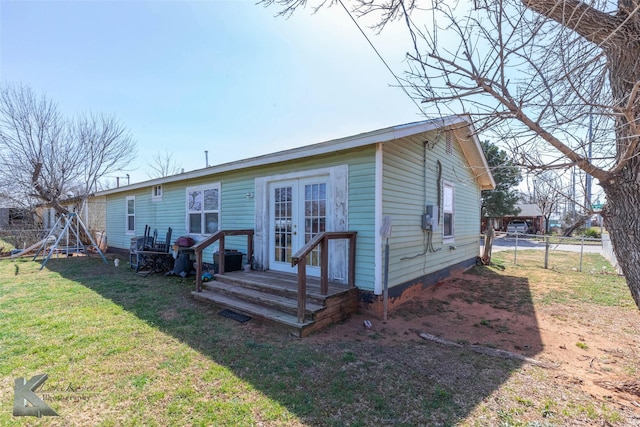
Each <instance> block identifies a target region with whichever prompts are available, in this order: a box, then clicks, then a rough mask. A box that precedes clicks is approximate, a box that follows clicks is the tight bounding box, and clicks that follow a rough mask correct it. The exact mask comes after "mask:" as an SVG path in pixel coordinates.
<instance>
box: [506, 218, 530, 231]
mask: <svg viewBox="0 0 640 427" xmlns="http://www.w3.org/2000/svg"><path fill="white" fill-rule="evenodd" d="M528 231H529V224H527V221H525V220H521V219H514V220H513V221H511V222H510V223H509V225H507V234H516V233H522V234H526V233H527V232H528Z"/></svg>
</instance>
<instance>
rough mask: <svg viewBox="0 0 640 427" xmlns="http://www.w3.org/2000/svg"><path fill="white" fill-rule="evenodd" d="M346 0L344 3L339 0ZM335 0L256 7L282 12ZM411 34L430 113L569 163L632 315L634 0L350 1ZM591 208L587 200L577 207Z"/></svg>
mask: <svg viewBox="0 0 640 427" xmlns="http://www.w3.org/2000/svg"><path fill="white" fill-rule="evenodd" d="M344 1H345V2H347V0H344ZM339 2H340V0H336V1H331V0H317V1H312V0H309V1H307V0H264V1H263V3H265V4H267V5H268V4H273V3H276V4H278V5H280V7H281V8H280V12H281V14H284V15H287V14H290V13H292V12H293V11H294V10H295V9H297V8H300V7H303V6H306V5H307V4H308V3H310V4H312V5H313V6H314V7H322V6H323V5H328V4H333V3H339ZM349 4H351V6H352V7H351V12H352V13H354V14H355V15H357V16H359V17H361V18H362V17H368V18H369V19H371V18H374V19H375V22H376V24H375V27H376V28H377V29H378V30H382V29H384V27H385V26H386V25H389V24H390V23H391V22H392V21H399V22H401V23H403V24H404V25H405V26H406V28H407V30H408V31H409V33H410V35H411V39H412V40H413V43H412V45H410V46H407V48H408V49H407V50H408V53H407V57H408V59H409V61H408V64H409V68H408V70H407V74H406V77H405V80H404V81H405V83H406V85H407V87H408V89H409V90H412V93H413V95H414V96H415V97H416V98H418V99H419V100H421V101H422V102H423V103H424V104H423V105H425V106H426V107H427V109H428V110H433V109H434V108H437V109H438V110H439V111H440V112H447V113H450V112H454V113H461V112H466V113H470V114H472V116H473V117H474V119H475V120H476V125H477V129H478V130H479V131H480V132H483V134H484V135H488V134H494V135H490V136H492V137H496V140H500V141H506V142H508V144H509V147H508V150H509V151H510V152H512V153H514V156H515V157H514V158H515V159H516V160H517V161H518V163H519V164H521V165H523V166H526V167H529V168H537V169H551V168H555V169H563V168H570V167H573V166H577V167H578V168H580V169H582V170H583V171H584V172H585V173H587V174H589V175H590V176H591V177H593V178H594V179H595V180H597V184H598V185H600V186H601V187H602V189H603V191H604V193H605V195H606V198H607V203H606V205H605V207H604V208H603V210H602V216H603V217H604V221H605V225H606V228H607V230H608V231H609V233H610V236H611V241H612V243H613V247H614V249H615V253H616V255H617V257H618V261H619V263H620V266H621V268H622V271H623V272H624V275H625V277H626V279H627V283H628V285H629V289H630V291H631V294H632V296H633V299H634V300H635V303H636V305H637V306H638V307H639V308H640V221H638V218H640V185H639V184H638V183H639V182H640V156H639V154H640V146H639V144H638V142H639V141H640V121H639V118H640V97H639V94H640V63H639V62H640V43H639V42H638V40H640V3H638V1H637V0H617V1H613V0H585V1H578V0H493V1H489V0H475V1H474V2H462V1H460V2H456V1H444V0H424V1H420V0H351V2H350V3H349ZM585 205H586V208H590V206H589V205H590V201H589V200H587V203H585Z"/></svg>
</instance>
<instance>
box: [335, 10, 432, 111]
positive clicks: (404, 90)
mask: <svg viewBox="0 0 640 427" xmlns="http://www.w3.org/2000/svg"><path fill="white" fill-rule="evenodd" d="M338 1H339V2H340V5H341V6H342V8H343V9H344V11H345V12H347V15H349V18H351V20H352V21H353V23H354V24H355V25H356V27H358V30H360V33H361V34H362V35H363V36H364V38H365V39H366V40H367V42H368V43H369V46H371V48H372V49H373V51H374V52H375V53H376V55H378V58H380V60H381V61H382V63H383V64H384V66H385V67H387V70H389V72H390V73H391V75H392V76H393V78H394V79H396V81H397V82H398V84H399V85H400V87H401V88H402V91H403V92H404V93H405V94H406V95H407V96H408V97H409V99H411V101H412V102H413V103H414V105H415V106H416V107H418V110H419V111H420V114H422V115H424V116H425V117H426V114H425V113H424V111H423V110H422V108H421V107H420V104H418V103H417V102H416V100H415V99H414V98H413V97H412V96H411V95H410V94H409V92H407V88H405V87H404V84H403V83H402V81H400V78H399V77H398V76H396V73H394V72H393V70H392V69H391V67H390V66H389V64H387V61H385V60H384V58H383V57H382V55H381V54H380V52H378V49H376V47H375V46H374V45H373V43H372V42H371V40H369V37H368V36H367V34H366V33H365V32H364V31H363V30H362V28H360V24H358V21H356V19H355V18H354V17H353V15H351V12H349V9H347V7H346V6H345V5H344V3H343V2H342V0H338Z"/></svg>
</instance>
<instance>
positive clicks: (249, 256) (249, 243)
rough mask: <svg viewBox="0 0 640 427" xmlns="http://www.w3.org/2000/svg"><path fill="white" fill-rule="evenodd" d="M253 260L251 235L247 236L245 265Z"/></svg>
mask: <svg viewBox="0 0 640 427" xmlns="http://www.w3.org/2000/svg"><path fill="white" fill-rule="evenodd" d="M252 259H253V233H249V234H247V264H251V262H252V261H251V260H252Z"/></svg>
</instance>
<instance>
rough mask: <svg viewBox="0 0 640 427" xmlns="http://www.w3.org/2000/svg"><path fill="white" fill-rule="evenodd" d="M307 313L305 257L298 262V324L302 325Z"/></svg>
mask: <svg viewBox="0 0 640 427" xmlns="http://www.w3.org/2000/svg"><path fill="white" fill-rule="evenodd" d="M306 311H307V257H306V256H304V257H302V258H300V260H298V323H304V317H305V312H306Z"/></svg>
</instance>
